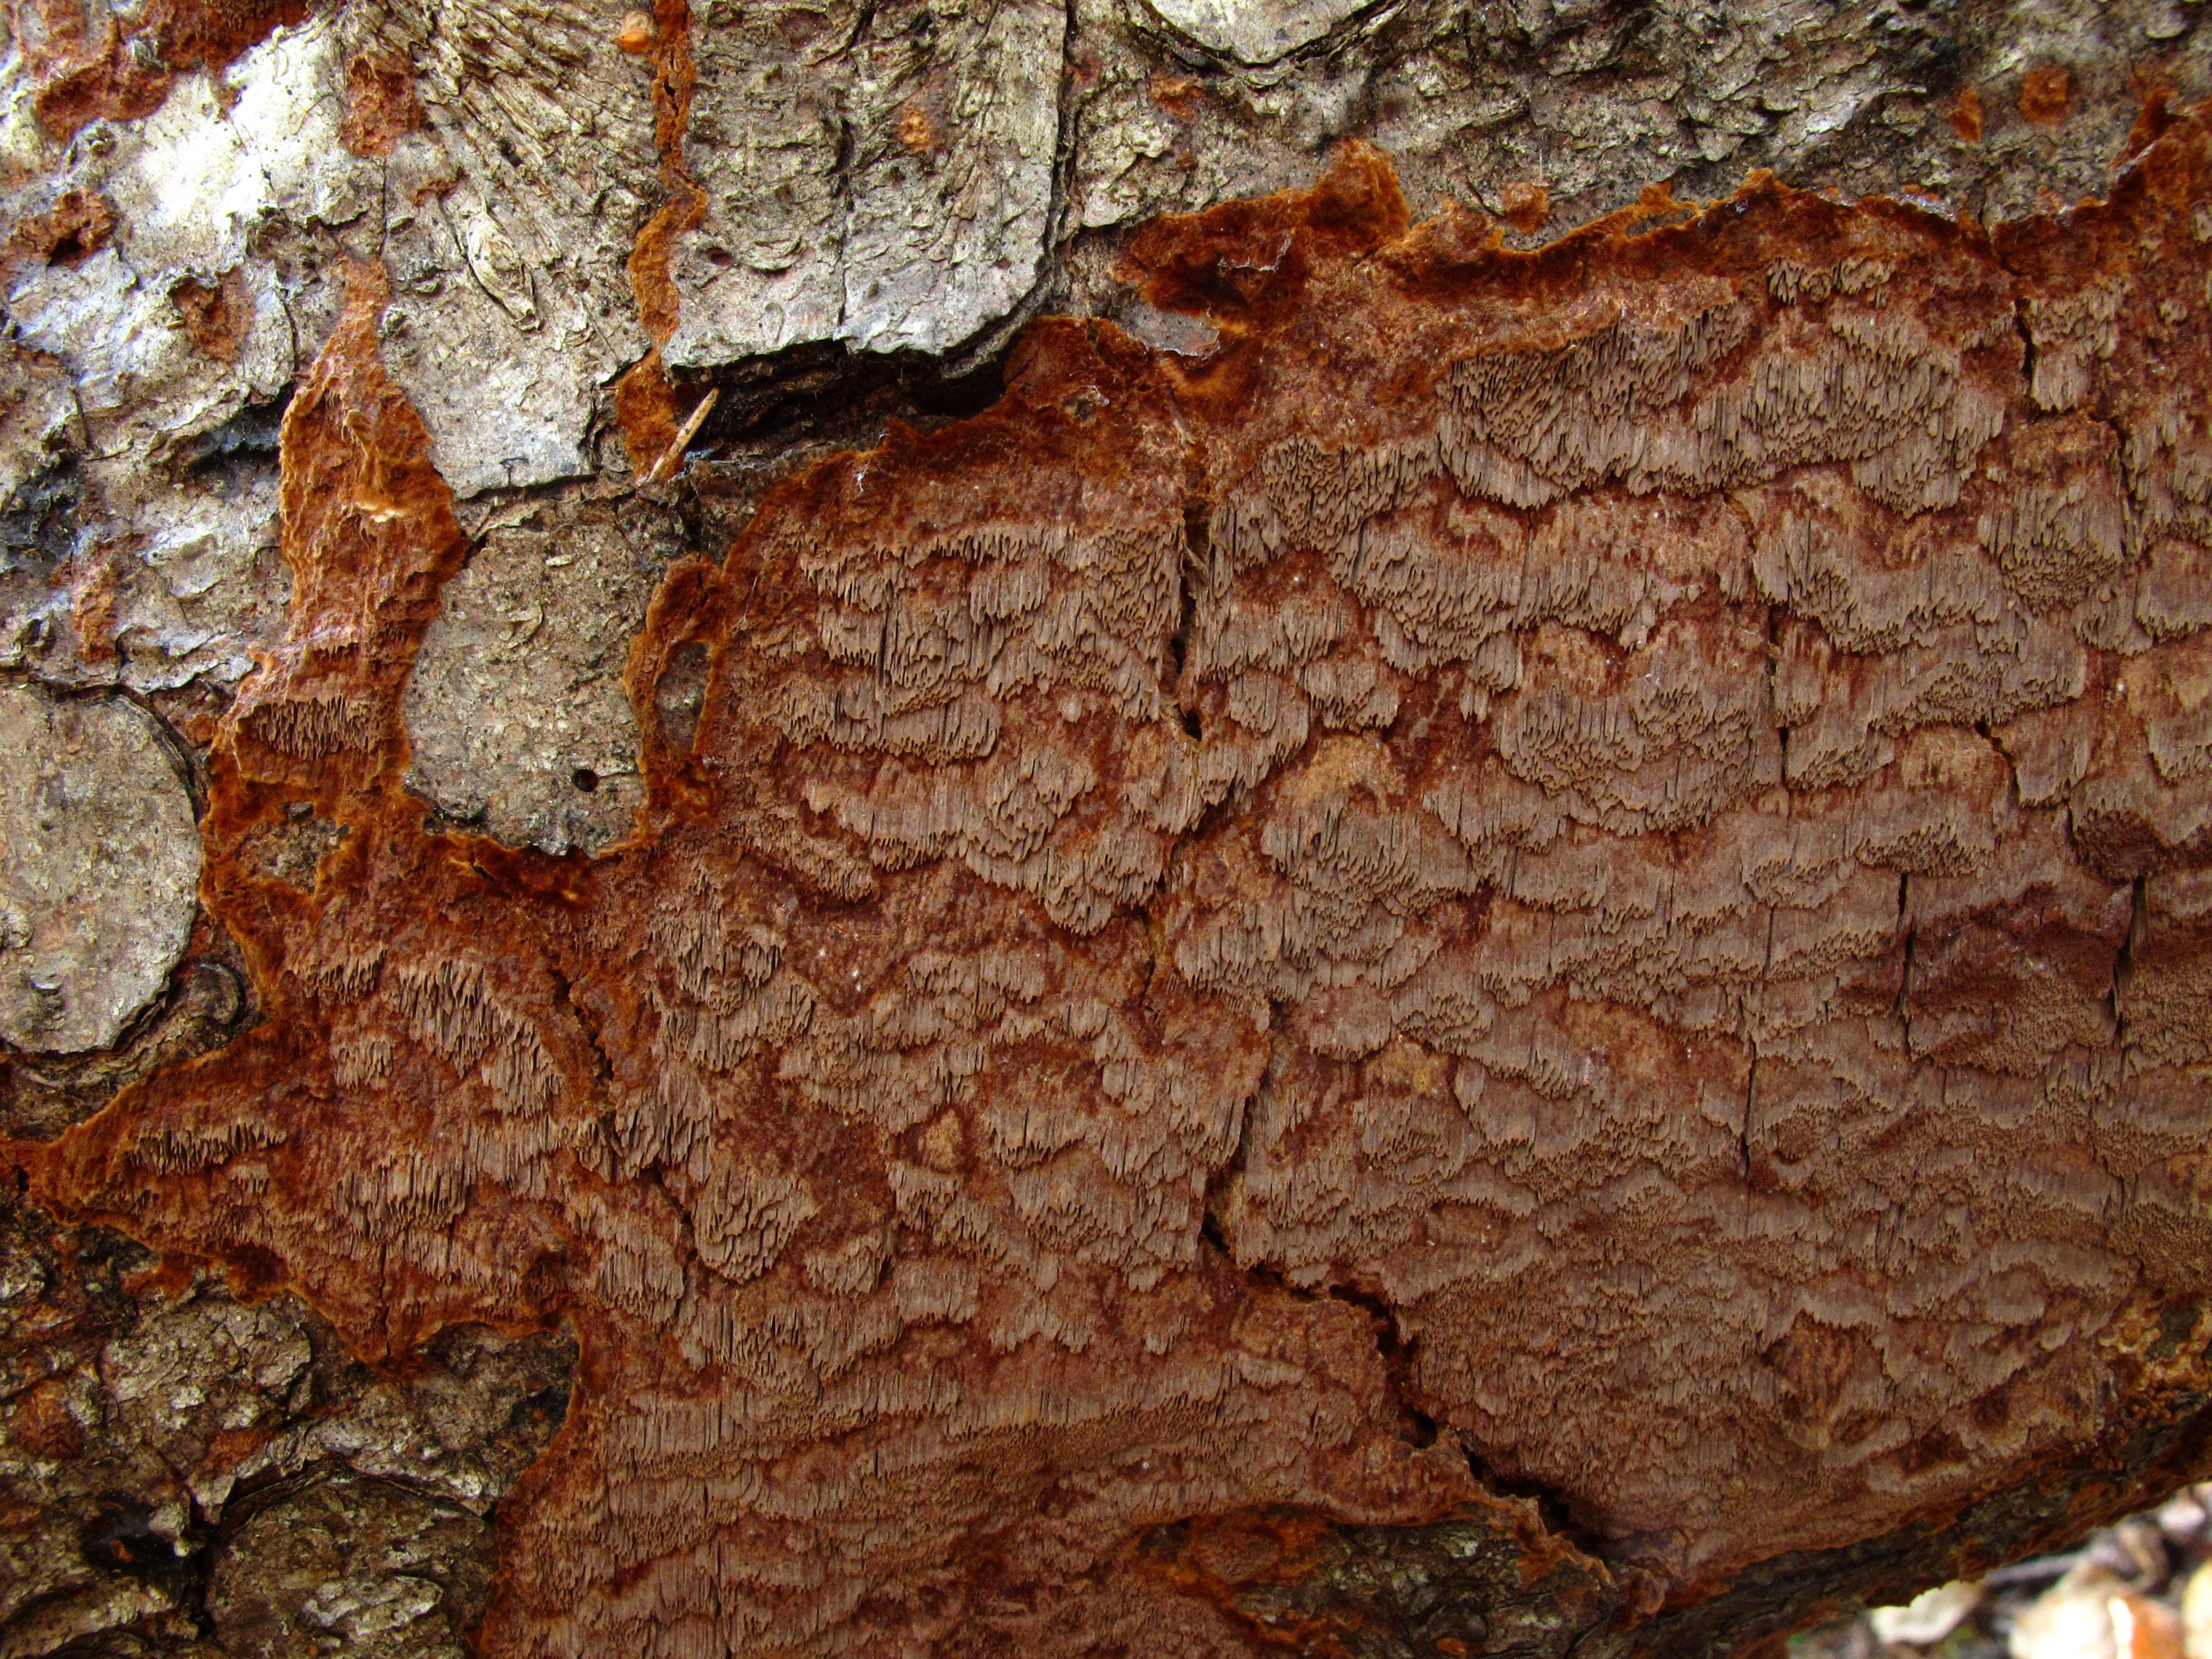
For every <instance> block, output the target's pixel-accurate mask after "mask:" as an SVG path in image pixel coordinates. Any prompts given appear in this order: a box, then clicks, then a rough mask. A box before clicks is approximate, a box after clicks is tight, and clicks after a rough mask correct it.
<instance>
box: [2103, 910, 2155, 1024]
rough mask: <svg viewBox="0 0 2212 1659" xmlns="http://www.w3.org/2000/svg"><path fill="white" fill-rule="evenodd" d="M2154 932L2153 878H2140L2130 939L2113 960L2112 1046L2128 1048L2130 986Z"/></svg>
mask: <svg viewBox="0 0 2212 1659" xmlns="http://www.w3.org/2000/svg"><path fill="white" fill-rule="evenodd" d="M2149 932H2150V878H2149V877H2148V876H2137V877H2136V878H2135V884H2134V890H2133V895H2132V898H2131V902H2130V906H2129V909H2128V936H2127V938H2125V939H2123V940H2121V941H2120V948H2119V949H2118V951H2116V952H2114V953H2113V957H2112V1046H2113V1047H2114V1048H2123V1049H2124V1048H2126V1047H2127V1046H2128V1010H2127V999H2128V985H2129V982H2130V981H2132V980H2133V979H2134V977H2135V966H2136V959H2137V958H2138V957H2141V956H2142V948H2143V944H2144V941H2145V939H2147V937H2148V934H2149Z"/></svg>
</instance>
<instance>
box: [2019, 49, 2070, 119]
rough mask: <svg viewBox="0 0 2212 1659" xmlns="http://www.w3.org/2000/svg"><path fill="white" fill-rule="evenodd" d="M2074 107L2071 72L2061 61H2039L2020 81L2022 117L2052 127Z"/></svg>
mask: <svg viewBox="0 0 2212 1659" xmlns="http://www.w3.org/2000/svg"><path fill="white" fill-rule="evenodd" d="M2073 110H2074V72H2073V71H2072V70H2069V69H2068V68H2067V67H2066V66H2065V65H2064V64H2038V65H2037V66H2036V67H2035V68H2033V69H2032V70H2028V72H2027V76H2025V78H2023V79H2022V80H2021V83H2020V113H2021V119H2023V120H2026V121H2030V122H2033V124H2034V125H2037V126H2039V127H2055V126H2057V125H2058V124H2059V123H2060V122H2062V121H2063V120H2064V119H2065V118H2067V117H2068V116H2069V114H2071V113H2072V112H2073Z"/></svg>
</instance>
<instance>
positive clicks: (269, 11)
mask: <svg viewBox="0 0 2212 1659" xmlns="http://www.w3.org/2000/svg"><path fill="white" fill-rule="evenodd" d="M315 9H316V7H315V3H314V0H147V3H146V4H145V5H144V6H143V7H142V8H138V9H133V10H131V11H129V12H125V11H124V10H123V9H119V8H118V9H112V10H111V9H108V8H106V7H100V8H93V7H89V6H88V5H87V4H86V3H85V0H25V3H24V4H23V6H22V8H21V15H20V16H18V17H17V18H15V20H14V21H15V42H16V44H17V46H19V47H20V48H21V51H22V52H23V53H24V55H25V58H26V59H27V68H28V69H29V70H30V72H31V83H32V85H33V88H34V90H33V96H32V108H33V111H34V112H36V114H37V116H38V118H39V125H40V126H41V127H43V128H45V129H46V131H47V132H48V133H50V134H51V135H52V137H55V138H58V139H62V140H67V139H69V138H70V137H74V136H75V135H76V133H77V131H79V130H80V129H82V128H83V127H84V126H86V125H88V124H90V123H91V122H94V121H97V120H103V119H104V120H110V121H124V120H131V119H134V118H137V117H140V116H145V115H151V114H152V113H153V112H155V110H157V109H159V108H161V105H162V103H163V102H164V101H165V100H167V97H168V95H169V88H171V87H172V86H173V85H174V84H175V83H176V79H177V77H178V76H179V75H184V74H186V73H188V72H190V71H191V70H209V71H210V72H219V71H221V70H226V69H228V68H229V67H230V65H231V64H233V63H234V62H236V61H237V59H238V58H239V57H240V55H241V54H242V53H243V52H246V49H247V48H248V47H250V46H257V45H258V44H259V43H260V42H262V41H263V40H267V39H268V38H269V36H270V33H273V32H274V31H275V30H276V29H278V28H281V27H286V26H288V25H290V24H295V23H300V22H303V21H306V20H307V18H308V17H309V16H311V15H313V13H314V11H315Z"/></svg>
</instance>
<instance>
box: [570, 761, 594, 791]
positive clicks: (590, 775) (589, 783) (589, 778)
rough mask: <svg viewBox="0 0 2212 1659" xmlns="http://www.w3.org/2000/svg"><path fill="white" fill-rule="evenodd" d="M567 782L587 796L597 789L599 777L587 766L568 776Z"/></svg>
mask: <svg viewBox="0 0 2212 1659" xmlns="http://www.w3.org/2000/svg"><path fill="white" fill-rule="evenodd" d="M568 781H569V782H571V783H573V784H574V785H575V786H576V787H577V788H579V789H580V790H582V791H583V792H584V793H586V794H587V795H588V794H590V793H592V790H594V789H596V788H598V787H599V774H598V773H597V772H594V771H593V770H592V769H591V768H590V767H588V766H580V767H578V768H577V769H575V770H574V771H573V772H571V773H569V774H568Z"/></svg>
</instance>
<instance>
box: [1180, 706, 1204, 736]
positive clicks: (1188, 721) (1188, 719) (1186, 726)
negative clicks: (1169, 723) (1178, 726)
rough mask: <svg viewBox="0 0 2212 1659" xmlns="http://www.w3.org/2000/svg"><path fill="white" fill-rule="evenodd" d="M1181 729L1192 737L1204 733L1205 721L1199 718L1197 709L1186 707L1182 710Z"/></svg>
mask: <svg viewBox="0 0 2212 1659" xmlns="http://www.w3.org/2000/svg"><path fill="white" fill-rule="evenodd" d="M1182 729H1183V730H1184V731H1185V732H1188V733H1189V734H1190V735H1191V736H1192V737H1194V738H1202V737H1204V736H1205V735H1206V722H1205V721H1204V720H1201V719H1200V718H1199V713H1198V710H1196V709H1195V708H1186V709H1184V710H1183V711H1182Z"/></svg>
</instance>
